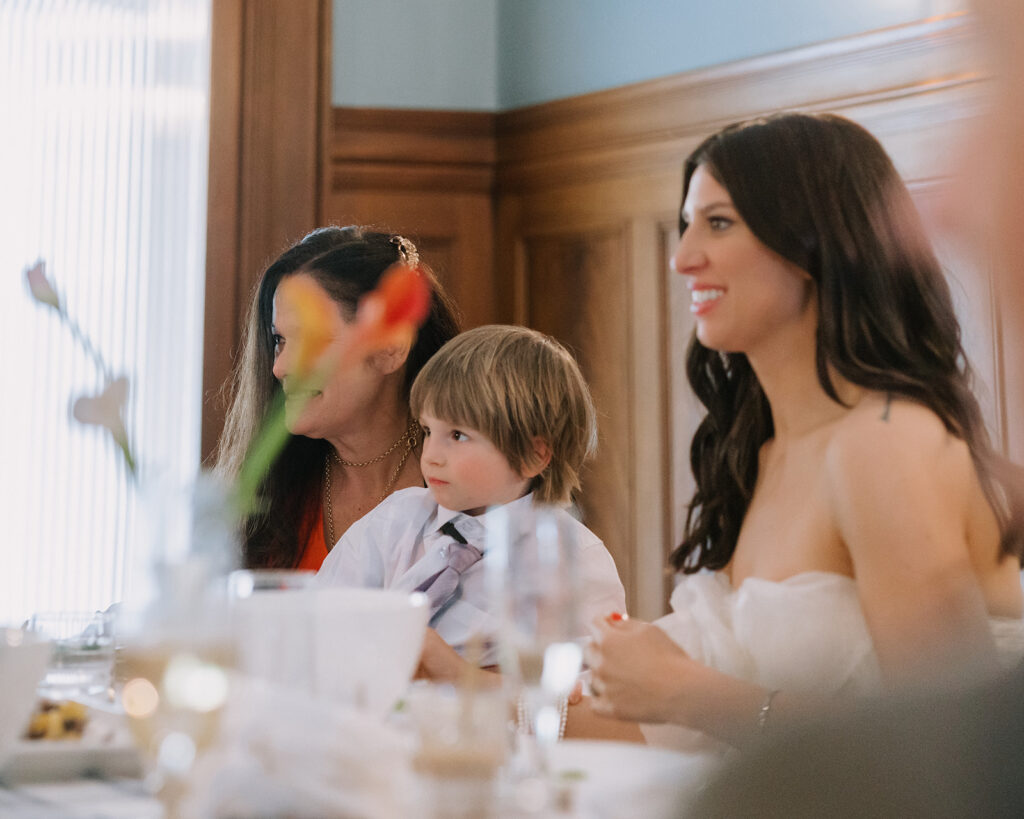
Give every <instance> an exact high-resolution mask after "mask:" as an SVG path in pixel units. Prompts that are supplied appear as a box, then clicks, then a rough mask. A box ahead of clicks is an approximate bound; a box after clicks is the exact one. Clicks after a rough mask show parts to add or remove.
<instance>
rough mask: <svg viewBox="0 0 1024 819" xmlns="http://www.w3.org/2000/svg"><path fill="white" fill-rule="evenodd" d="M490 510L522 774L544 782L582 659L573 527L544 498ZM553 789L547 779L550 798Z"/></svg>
mask: <svg viewBox="0 0 1024 819" xmlns="http://www.w3.org/2000/svg"><path fill="white" fill-rule="evenodd" d="M491 514H493V515H495V516H496V517H497V520H496V521H495V522H496V525H495V526H494V532H495V533H496V534H495V535H494V536H493V538H492V539H491V540H490V541H489V542H488V551H489V552H490V553H491V564H490V565H492V566H493V567H494V568H493V570H492V571H491V573H490V574H489V582H490V583H492V586H491V591H492V593H493V594H494V597H495V599H496V600H499V601H501V607H500V612H501V615H500V617H501V627H500V638H499V639H500V657H501V660H500V662H501V668H502V672H503V674H505V675H506V678H507V679H508V680H509V683H510V684H511V685H512V686H513V687H514V689H515V690H516V692H517V695H518V696H517V700H516V707H517V716H518V722H519V727H520V738H521V751H522V753H521V757H520V759H519V767H520V778H521V779H524V780H531V779H532V780H541V781H544V780H546V777H547V749H548V748H549V747H550V746H551V745H552V744H553V743H555V742H557V741H558V739H559V738H560V737H561V734H562V732H563V731H564V729H565V714H566V698H567V697H568V695H569V693H570V692H571V691H572V688H573V686H574V685H575V684H576V680H577V679H578V677H579V673H580V669H581V667H582V663H583V649H582V641H583V638H584V635H585V633H586V630H585V628H584V626H583V624H582V623H581V622H580V615H579V600H580V574H579V571H578V570H577V553H578V546H577V541H576V526H575V525H574V524H575V522H574V521H573V520H572V519H571V518H569V517H568V516H567V515H566V513H565V512H564V511H562V510H559V509H557V508H555V507H548V506H544V505H539V504H535V505H534V506H533V507H532V508H531V509H530V510H527V511H518V510H517V512H516V513H515V515H514V516H512V515H509V513H508V511H507V509H505V508H504V507H501V508H499V509H495V510H492V513H491ZM524 728H526V729H527V731H526V732H524V731H523V729H524ZM531 732H532V733H531ZM535 790H536V788H535ZM548 790H549V789H548V787H547V784H546V782H545V783H544V787H543V789H542V791H543V794H542V796H541V797H540V798H541V799H542V800H543V801H545V802H546V801H547V800H548V799H549V798H550V797H549V793H548Z"/></svg>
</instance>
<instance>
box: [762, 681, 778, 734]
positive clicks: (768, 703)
mask: <svg viewBox="0 0 1024 819" xmlns="http://www.w3.org/2000/svg"><path fill="white" fill-rule="evenodd" d="M778 693H779V689H777V688H775V689H773V690H771V691H769V692H768V693H767V695H765V698H764V700H763V701H762V702H761V707H760V708H758V709H757V730H758V731H759V732H760V733H762V734H763V733H764V730H765V728H766V727H767V726H768V715H769V714H770V713H771V712H772V700H774V699H775V695H776V694H778Z"/></svg>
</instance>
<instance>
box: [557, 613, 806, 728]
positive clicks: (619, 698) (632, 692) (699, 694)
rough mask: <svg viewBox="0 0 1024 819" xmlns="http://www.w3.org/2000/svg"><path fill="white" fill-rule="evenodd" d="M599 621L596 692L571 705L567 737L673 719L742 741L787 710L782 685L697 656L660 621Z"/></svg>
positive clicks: (593, 657)
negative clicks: (756, 680)
mask: <svg viewBox="0 0 1024 819" xmlns="http://www.w3.org/2000/svg"><path fill="white" fill-rule="evenodd" d="M594 625H595V636H594V642H593V644H592V646H591V648H590V651H589V654H590V665H591V673H592V677H591V689H592V690H593V692H594V696H593V697H591V698H588V699H587V700H585V706H586V707H583V706H578V707H576V708H570V709H569V721H568V723H567V726H566V736H573V737H601V738H605V739H623V738H627V737H625V736H624V734H629V733H634V734H635V735H636V736H638V735H639V729H638V727H637V726H636V723H638V722H653V723H661V722H670V723H676V724H679V725H685V726H687V727H689V728H693V729H696V730H698V731H703V732H705V733H707V734H710V735H712V736H715V737H717V738H718V739H721V740H723V741H725V742H729V743H731V744H733V745H742V744H744V743H745V742H747V741H749V740H750V739H752V738H754V737H756V736H757V735H758V733H759V732H760V730H761V728H762V727H763V726H764V725H765V724H766V723H767V722H768V721H769V719H770V721H771V722H772V723H774V722H776V721H777V720H778V718H779V713H780V712H782V713H783V715H784V714H785V712H786V711H788V710H790V704H789V702H788V699H789V698H788V697H787V696H786V695H785V693H784V692H778V693H775V692H772V691H770V690H768V689H765V688H762V687H761V686H758V685H754V684H753V683H748V682H744V681H743V680H739V679H736V678H735V677H730V676H729V675H727V674H723V673H721V672H718V671H715V670H714V669H712V668H709V667H707V666H705V665H702V664H701V663H698V662H697V661H695V660H693V659H692V658H691V657H690V656H689V655H687V654H686V652H685V651H683V649H682V648H680V647H679V645H677V644H676V643H675V642H674V641H673V640H672V638H671V637H669V636H668V635H667V634H666V633H665V632H664V631H662V630H661V629H660V628H658V627H657V626H655V625H651V624H650V623H642V622H639V621H636V620H629V619H621V620H614V619H612V618H599V619H597V620H595V621H594ZM766 705H767V708H766ZM763 709H764V710H763ZM591 712H592V714H591ZM592 715H596V716H597V717H601V718H604V719H603V720H595V719H593V716H592ZM622 720H627V721H628V722H620V721H622ZM616 723H618V724H616ZM634 738H635V737H634Z"/></svg>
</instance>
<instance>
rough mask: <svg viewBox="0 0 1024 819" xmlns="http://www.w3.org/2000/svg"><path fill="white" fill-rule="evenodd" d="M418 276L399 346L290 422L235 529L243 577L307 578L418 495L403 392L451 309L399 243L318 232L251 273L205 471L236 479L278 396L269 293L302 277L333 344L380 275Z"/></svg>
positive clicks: (281, 333) (412, 426)
mask: <svg viewBox="0 0 1024 819" xmlns="http://www.w3.org/2000/svg"><path fill="white" fill-rule="evenodd" d="M399 262H404V263H407V264H412V265H415V266H417V267H418V269H419V270H420V271H421V273H422V274H423V275H425V276H428V277H429V280H430V284H431V290H432V296H431V305H430V312H429V314H428V316H427V319H426V321H425V322H424V324H423V325H422V327H420V330H419V333H418V335H417V336H416V339H415V341H414V343H413V344H412V346H411V347H408V346H402V345H395V346H392V347H389V348H387V349H385V350H382V351H378V352H375V353H373V354H372V355H369V356H367V357H366V358H365V360H363V361H361V362H359V363H358V365H357V366H355V367H346V368H344V369H343V370H341V369H339V370H338V371H336V372H335V373H334V374H333V375H332V376H331V377H330V378H329V379H328V381H327V382H326V383H325V384H324V385H323V386H322V388H321V390H319V391H318V392H317V393H316V394H314V395H313V397H312V398H309V399H308V401H305V402H304V406H303V408H302V410H301V412H300V413H299V414H298V416H297V417H289V420H288V424H289V430H290V431H291V432H292V433H293V436H292V438H291V439H290V440H289V442H288V444H287V445H286V447H285V449H284V451H283V452H282V454H281V455H280V457H279V458H278V459H277V461H276V462H275V463H274V465H273V467H272V468H271V470H270V472H269V474H268V475H267V477H266V479H265V480H264V482H263V486H262V487H261V500H262V503H263V507H262V509H261V510H260V511H259V512H258V513H257V514H254V515H252V516H251V517H250V518H249V519H248V520H247V521H245V525H244V532H243V537H244V563H245V565H246V566H247V567H249V568H295V567H298V568H308V569H314V570H316V569H319V567H320V564H321V563H322V562H323V559H324V558H325V557H326V556H327V552H328V551H329V550H330V549H331V547H332V546H333V545H334V544H335V543H336V542H337V540H338V538H340V537H341V536H342V535H343V534H344V533H345V531H346V530H347V529H348V527H349V526H350V525H351V524H352V523H353V522H354V521H356V520H358V519H359V518H361V517H362V516H363V515H364V514H366V513H367V512H368V511H370V509H372V508H373V507H374V506H376V505H377V504H378V503H379V502H380V501H381V500H383V499H384V498H385V497H387V496H388V495H389V494H391V493H392V492H394V491H395V490H397V489H404V488H405V487H409V486H422V484H423V477H422V475H421V474H420V470H419V452H418V449H419V446H420V443H421V436H420V429H419V425H418V424H417V423H416V422H415V420H414V419H412V418H411V416H410V415H409V389H410V386H411V384H412V382H413V379H415V377H416V374H417V373H418V372H419V371H420V368H421V367H422V366H423V365H424V364H425V363H426V362H427V360H428V359H429V358H430V357H431V356H432V355H433V354H434V353H435V352H436V351H437V350H438V349H439V348H440V347H441V346H442V345H443V344H444V343H445V342H446V341H448V339H450V338H452V337H454V336H455V335H456V334H457V333H458V329H459V328H458V320H457V318H456V314H455V310H454V307H453V305H452V303H451V301H450V300H449V298H448V297H447V295H446V294H445V293H444V291H443V290H442V289H441V287H440V285H439V284H438V282H437V281H436V279H435V278H434V277H433V275H432V274H431V273H430V271H429V269H428V268H427V267H425V266H424V265H423V264H422V262H420V260H419V256H418V253H417V251H416V247H415V246H414V245H413V243H412V242H410V241H409V240H408V239H406V238H404V237H402V236H398V235H395V234H390V233H380V232H374V231H372V230H371V229H369V228H364V227H356V226H350V227H325V228H320V229H319V230H315V231H313V232H312V233H310V234H309V235H308V236H306V237H305V238H304V239H303V240H302V241H300V242H298V243H297V244H295V245H293V246H292V247H290V248H288V250H286V251H285V252H284V253H283V254H281V256H279V257H278V258H277V259H276V260H275V261H274V262H273V263H272V264H271V265H270V266H269V267H268V268H267V269H266V271H265V272H264V273H263V276H262V277H261V279H260V282H259V284H258V286H257V288H256V293H255V297H254V299H253V302H252V306H251V307H250V310H249V314H248V319H247V322H246V328H245V335H244V339H243V347H242V357H241V360H240V361H239V363H238V366H237V367H236V369H235V373H234V379H233V385H232V386H233V395H232V403H231V408H230V410H229V412H228V416H227V422H226V424H225V428H224V434H223V435H222V437H221V440H220V447H219V451H218V459H217V467H218V469H219V470H220V471H221V472H222V473H224V474H225V475H227V476H229V477H231V476H234V475H235V474H237V472H238V469H239V467H240V465H241V463H242V460H243V458H244V457H245V453H246V451H247V449H248V447H249V445H250V443H251V442H252V440H253V438H254V436H255V435H256V433H257V431H258V430H259V428H260V425H261V424H262V422H263V419H264V418H265V416H266V415H267V412H268V410H269V408H270V407H271V406H272V404H273V403H274V400H275V398H276V397H277V395H278V394H279V393H280V391H281V390H282V389H284V391H285V393H286V395H287V392H288V384H289V378H290V376H291V375H292V373H291V369H292V367H293V362H292V360H291V357H290V355H289V354H288V350H289V348H288V341H289V338H290V337H291V338H293V339H294V338H295V337H296V336H297V333H298V331H299V327H298V325H297V323H296V317H295V316H293V315H291V314H290V312H288V311H287V310H284V309H282V306H281V305H280V304H279V303H278V301H279V300H278V299H277V298H276V297H277V294H278V285H279V284H280V283H281V282H282V280H283V279H285V278H287V277H290V276H307V277H309V278H310V279H311V280H312V281H313V282H314V283H315V285H316V286H317V287H318V288H319V289H321V290H322V291H323V292H325V293H326V295H328V296H329V297H330V299H331V300H332V301H333V302H334V303H335V304H336V305H337V309H338V322H337V328H336V330H337V332H336V333H335V339H334V343H339V344H343V343H344V335H345V333H347V332H350V331H351V329H352V326H353V325H352V321H353V319H354V318H355V312H356V306H357V304H358V302H359V299H360V298H361V297H362V296H363V295H365V294H366V293H368V292H370V291H371V290H373V289H374V288H375V287H376V286H377V283H378V281H379V280H380V278H381V275H382V274H383V273H384V272H385V271H386V270H387V269H388V268H389V267H391V266H392V265H394V264H396V263H399Z"/></svg>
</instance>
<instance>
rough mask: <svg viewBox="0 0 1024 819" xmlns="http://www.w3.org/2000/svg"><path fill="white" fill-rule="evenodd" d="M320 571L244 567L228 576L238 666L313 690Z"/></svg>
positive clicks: (288, 685)
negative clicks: (316, 583)
mask: <svg viewBox="0 0 1024 819" xmlns="http://www.w3.org/2000/svg"><path fill="white" fill-rule="evenodd" d="M315 577H316V574H315V573H314V572H311V571H300V570H290V569H281V570H276V569H239V570H237V571H234V572H232V573H231V574H230V575H229V576H228V600H229V603H230V608H231V627H232V632H233V640H234V644H235V647H236V651H237V659H238V670H239V671H241V672H242V673H243V674H247V675H249V676H251V677H254V678H256V679H260V680H263V681H264V682H269V683H272V684H274V685H278V686H282V687H284V688H287V689H289V690H293V691H295V692H297V693H305V694H310V693H312V690H313V636H312V635H313V628H314V625H315V621H314V617H313V603H312V600H313V598H312V596H311V593H310V589H311V588H312V586H313V581H314V578H315Z"/></svg>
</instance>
